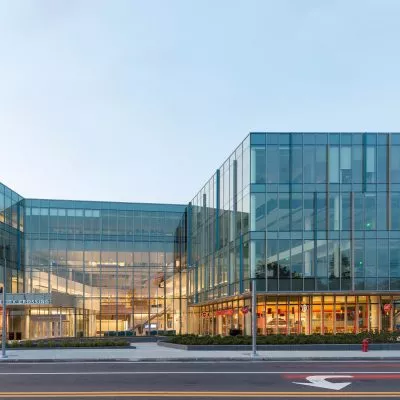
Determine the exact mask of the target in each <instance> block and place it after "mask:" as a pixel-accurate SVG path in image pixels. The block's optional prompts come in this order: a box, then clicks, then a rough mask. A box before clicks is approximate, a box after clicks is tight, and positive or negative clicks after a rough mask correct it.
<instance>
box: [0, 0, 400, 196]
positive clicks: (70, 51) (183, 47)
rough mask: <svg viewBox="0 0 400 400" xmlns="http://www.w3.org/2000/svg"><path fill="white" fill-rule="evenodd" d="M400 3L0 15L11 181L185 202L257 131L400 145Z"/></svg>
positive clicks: (57, 192) (24, 7) (7, 179)
mask: <svg viewBox="0 0 400 400" xmlns="http://www.w3.org/2000/svg"><path fill="white" fill-rule="evenodd" d="M399 15H400V1H399V0H351V1H349V0H329V1H321V0H301V1H300V0H274V1H272V0H260V1H257V0H246V1H244V0H241V1H237V0H218V1H215V0H140V1H139V0H128V1H125V0H108V1H102V0H85V1H82V0H32V1H31V0H0V165H1V167H0V181H1V182H2V183H4V184H6V185H8V186H10V187H11V188H12V189H13V190H15V191H17V192H18V193H19V194H21V195H22V196H24V197H28V198H54V199H81V200H110V201H128V202H154V203H182V204H185V203H187V202H189V201H190V200H191V199H192V198H193V197H194V196H195V194H196V193H197V192H198V191H199V190H200V189H201V187H202V186H203V185H204V183H205V182H206V181H207V180H208V179H209V178H210V177H211V175H212V174H213V173H214V172H215V170H216V169H217V168H218V167H219V166H220V165H221V164H222V163H223V161H224V160H225V159H226V158H227V157H228V156H229V155H230V153H231V152H232V151H233V150H234V149H235V147H236V146H237V145H238V144H239V143H240V142H241V141H242V140H243V139H244V138H245V136H246V135H247V134H248V132H251V131H262V132H267V131H273V132H279V131H286V132H292V131H296V132H306V131H307V132H310V131H315V132H321V131H337V132H343V131H348V132H353V131H357V132H363V131H371V132H374V131H382V132H393V131H400V118H399V117H400V107H399V106H400V51H399V43H400V24H399V22H398V20H399Z"/></svg>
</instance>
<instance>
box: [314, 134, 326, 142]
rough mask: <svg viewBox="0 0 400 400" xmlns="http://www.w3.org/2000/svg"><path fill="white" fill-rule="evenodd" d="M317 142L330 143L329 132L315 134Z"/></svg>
mask: <svg viewBox="0 0 400 400" xmlns="http://www.w3.org/2000/svg"><path fill="white" fill-rule="evenodd" d="M315 143H316V144H328V134H327V133H317V134H316V135H315Z"/></svg>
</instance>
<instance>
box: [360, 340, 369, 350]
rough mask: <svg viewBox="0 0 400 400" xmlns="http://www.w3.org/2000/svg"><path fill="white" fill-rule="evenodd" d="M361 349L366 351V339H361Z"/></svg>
mask: <svg viewBox="0 0 400 400" xmlns="http://www.w3.org/2000/svg"><path fill="white" fill-rule="evenodd" d="M361 349H362V351H363V352H364V353H366V352H367V351H368V339H363V341H362V345H361Z"/></svg>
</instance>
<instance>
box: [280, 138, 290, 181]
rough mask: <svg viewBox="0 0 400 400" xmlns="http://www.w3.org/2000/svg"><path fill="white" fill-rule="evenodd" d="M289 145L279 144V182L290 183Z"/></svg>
mask: <svg viewBox="0 0 400 400" xmlns="http://www.w3.org/2000/svg"><path fill="white" fill-rule="evenodd" d="M289 154H290V153H289V146H285V145H283V146H282V145H281V146H279V183H287V184H288V183H290V179H289V171H290V157H289Z"/></svg>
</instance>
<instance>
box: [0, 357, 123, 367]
mask: <svg viewBox="0 0 400 400" xmlns="http://www.w3.org/2000/svg"><path fill="white" fill-rule="evenodd" d="M100 361H101V362H106V361H107V362H122V361H124V362H126V361H131V359H130V358H42V359H32V358H28V359H25V360H24V359H21V358H18V359H13V358H6V359H4V360H3V359H0V365H1V364H15V363H32V364H37V363H51V362H60V363H76V362H78V363H80V362H81V363H88V362H93V363H95V362H100Z"/></svg>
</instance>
